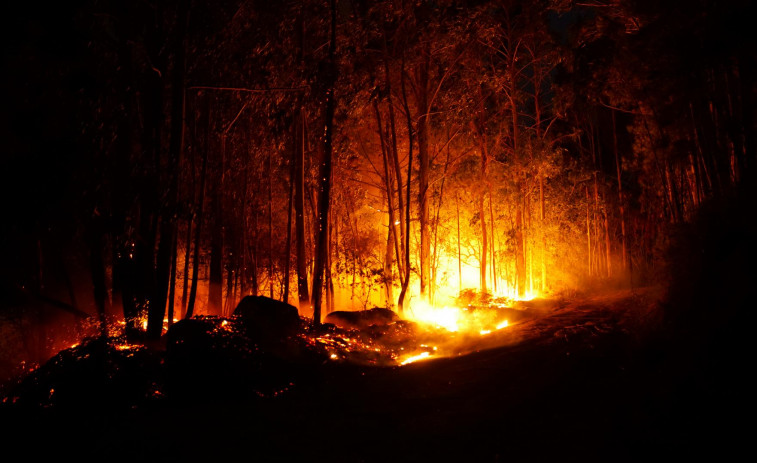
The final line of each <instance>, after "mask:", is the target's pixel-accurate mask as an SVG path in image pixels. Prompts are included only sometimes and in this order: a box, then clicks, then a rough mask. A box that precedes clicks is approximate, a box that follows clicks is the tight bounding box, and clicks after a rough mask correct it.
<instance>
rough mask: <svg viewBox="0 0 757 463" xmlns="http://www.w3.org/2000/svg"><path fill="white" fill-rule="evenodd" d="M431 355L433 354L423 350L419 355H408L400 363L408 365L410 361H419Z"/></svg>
mask: <svg viewBox="0 0 757 463" xmlns="http://www.w3.org/2000/svg"><path fill="white" fill-rule="evenodd" d="M429 357H431V354H430V353H429V352H422V353H420V354H418V355H413V356H412V357H408V358H406V359H405V360H403V361H402V362H400V365H407V364H409V363H413V362H417V361H418V360H424V359H427V358H429Z"/></svg>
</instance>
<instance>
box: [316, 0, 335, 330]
mask: <svg viewBox="0 0 757 463" xmlns="http://www.w3.org/2000/svg"><path fill="white" fill-rule="evenodd" d="M335 54H336V0H331V39H330V43H329V56H328V62H327V67H328V70H327V73H328V75H327V76H326V82H325V83H326V85H325V88H326V89H327V90H326V115H325V117H326V120H325V124H324V125H325V127H324V137H323V138H324V140H323V160H322V161H321V166H320V169H319V176H318V178H319V181H320V191H319V195H318V214H319V233H318V245H317V247H316V256H315V273H314V275H313V322H314V323H315V325H316V326H318V325H320V324H321V291H322V289H323V288H322V280H323V272H324V267H325V265H326V262H327V256H326V253H327V252H328V218H329V202H330V194H331V151H332V137H333V132H334V107H335V101H334V99H335V95H334V90H335V88H334V86H335V83H336V78H337V75H336V73H337V65H336V57H335Z"/></svg>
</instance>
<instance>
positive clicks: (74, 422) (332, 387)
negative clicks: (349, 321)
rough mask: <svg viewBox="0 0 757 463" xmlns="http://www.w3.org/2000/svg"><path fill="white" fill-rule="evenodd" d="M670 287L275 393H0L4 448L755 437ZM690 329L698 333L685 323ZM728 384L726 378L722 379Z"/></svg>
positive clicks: (178, 449) (577, 307)
mask: <svg viewBox="0 0 757 463" xmlns="http://www.w3.org/2000/svg"><path fill="white" fill-rule="evenodd" d="M663 297H664V290H663V289H660V288H645V289H637V290H625V291H615V292H605V293H602V294H596V295H592V296H577V297H575V298H574V299H572V300H559V301H558V300H539V301H532V302H530V303H525V308H526V309H527V310H529V311H530V313H531V314H533V317H532V318H530V319H529V320H527V321H523V322H521V323H519V324H514V325H512V326H509V327H508V328H507V329H504V330H501V331H498V332H496V333H492V334H491V335H489V336H486V337H482V338H481V341H480V344H478V345H470V346H468V347H469V348H470V349H469V350H470V351H471V353H468V354H465V355H459V356H456V357H454V358H440V359H431V360H426V361H421V362H417V363H413V364H410V365H406V366H401V367H400V366H394V367H375V366H374V367H372V366H361V365H354V364H349V363H339V362H335V363H328V364H325V365H323V366H322V367H321V368H319V369H318V370H317V372H315V373H310V374H309V375H310V376H309V377H308V380H307V381H302V382H295V383H294V384H292V385H291V387H289V388H288V390H287V391H286V392H284V393H282V394H279V395H277V396H276V397H266V398H251V397H239V396H238V395H237V394H235V393H234V392H230V393H228V394H223V393H217V392H213V393H208V392H207V391H205V390H202V389H201V388H198V389H196V390H192V391H191V393H190V395H189V397H183V398H182V399H180V400H178V399H170V398H167V399H162V400H154V401H151V402H148V403H144V404H141V405H139V406H133V407H127V408H125V409H114V408H113V407H108V406H102V407H100V406H98V405H97V404H89V406H84V405H82V407H76V406H74V407H71V406H69V407H37V408H34V407H7V408H6V409H5V410H3V409H0V412H2V413H0V425H2V426H3V427H5V428H6V429H4V430H3V431H2V432H1V433H0V439H1V440H4V441H5V440H6V439H7V441H6V443H4V444H3V445H2V448H3V449H4V451H5V453H6V454H11V453H12V451H11V450H12V448H13V447H14V446H25V447H23V448H22V450H21V451H22V453H21V454H22V455H27V456H32V455H38V456H50V457H55V458H58V459H60V458H61V457H63V456H72V457H76V458H84V459H89V458H93V459H94V458H98V459H109V460H118V461H124V460H129V461H131V460H137V461H157V460H169V461H173V460H183V461H201V460H207V459H209V460H210V461H242V460H245V461H348V462H373V461H376V462H383V461H387V462H389V461H391V462H394V461H416V462H425V461H429V462H436V461H470V462H479V461H480V462H504V461H549V460H559V461H582V462H585V461H614V462H615V461H656V460H662V459H674V460H683V459H684V458H689V457H695V456H700V457H701V456H702V455H703V454H704V453H709V452H712V453H713V454H714V455H718V456H719V457H720V458H721V459H722V458H725V459H728V458H727V457H728V455H729V452H734V453H733V454H734V455H735V454H736V452H738V451H739V450H740V449H742V448H745V447H746V445H747V443H748V439H747V438H746V432H747V431H746V430H745V428H744V427H740V426H738V425H737V423H736V422H735V421H734V419H735V417H736V415H738V412H737V411H735V410H734V407H738V404H739V403H740V400H741V399H742V398H741V397H740V396H739V397H736V398H733V397H732V398H731V399H727V400H723V394H738V391H739V390H740V389H739V388H737V389H736V391H735V392H734V390H732V388H730V386H728V385H722V384H720V383H719V382H718V381H712V378H713V375H717V374H718V372H717V371H710V370H708V368H709V367H708V366H707V365H708V364H702V363H701V362H699V361H698V359H697V358H696V356H697V352H699V350H698V347H697V346H691V348H689V347H688V346H681V345H675V343H674V342H673V341H674V339H675V336H669V333H668V332H666V331H665V330H664V329H662V328H660V326H661V323H660V319H661V317H660V313H661V311H662V310H663V304H662V303H661V301H662V300H663ZM687 339H689V338H687ZM718 384H720V385H718Z"/></svg>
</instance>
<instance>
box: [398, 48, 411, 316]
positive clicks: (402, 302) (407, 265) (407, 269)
mask: <svg viewBox="0 0 757 463" xmlns="http://www.w3.org/2000/svg"><path fill="white" fill-rule="evenodd" d="M400 84H401V87H402V103H403V106H404V109H405V119H406V121H407V138H408V143H407V146H408V155H407V190H406V193H407V196H406V197H405V198H406V200H405V205H406V207H405V227H406V229H405V281H403V282H402V289H401V291H400V297H399V300H398V302H397V306H398V308H399V312H400V314H402V313H403V311H404V310H405V295H406V294H407V288H408V286H409V285H410V190H411V188H410V186H411V184H412V181H411V180H412V173H413V117H412V115H411V114H410V107H409V105H408V102H407V92H406V89H405V57H404V55H403V57H402V73H401V78H400Z"/></svg>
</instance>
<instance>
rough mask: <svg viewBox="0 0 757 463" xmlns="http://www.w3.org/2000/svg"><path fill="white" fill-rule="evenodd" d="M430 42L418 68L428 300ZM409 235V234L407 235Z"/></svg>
mask: <svg viewBox="0 0 757 463" xmlns="http://www.w3.org/2000/svg"><path fill="white" fill-rule="evenodd" d="M430 54H431V50H430V43H427V44H426V46H425V47H424V48H423V56H422V58H421V63H420V67H419V69H418V81H417V83H416V88H417V91H418V222H419V226H420V232H421V243H420V244H421V249H420V264H421V288H420V290H421V291H420V297H421V300H424V301H428V285H429V257H430V248H431V246H430V243H431V241H430V240H429V232H428V174H429V169H430V155H429V148H428V145H429V134H428V126H429V124H428V117H429V110H430V108H429V107H428V72H429V69H428V68H429V64H430V59H431V57H430ZM408 236H409V235H408Z"/></svg>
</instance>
